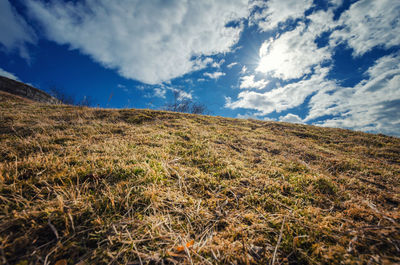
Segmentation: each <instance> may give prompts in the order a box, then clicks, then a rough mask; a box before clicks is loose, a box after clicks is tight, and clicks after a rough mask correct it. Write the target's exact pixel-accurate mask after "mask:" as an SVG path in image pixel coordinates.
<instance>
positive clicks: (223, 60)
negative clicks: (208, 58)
mask: <svg viewBox="0 0 400 265" xmlns="http://www.w3.org/2000/svg"><path fill="white" fill-rule="evenodd" d="M224 63H225V59H221V60H220V61H219V62H213V63H212V65H211V67H214V68H220V67H221V66H222V65H223V64H224Z"/></svg>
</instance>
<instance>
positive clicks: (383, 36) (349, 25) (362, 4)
mask: <svg viewBox="0 0 400 265" xmlns="http://www.w3.org/2000/svg"><path fill="white" fill-rule="evenodd" d="M399 14H400V1H393V0H379V1H376V0H361V1H359V2H356V3H354V4H352V5H351V6H350V9H349V10H347V11H345V12H344V13H343V14H342V15H341V17H340V21H339V23H340V24H342V25H343V29H341V30H337V31H335V32H333V33H332V36H331V41H332V43H331V45H337V44H338V43H341V42H345V43H347V44H348V45H349V46H350V47H351V48H353V49H354V55H355V56H360V55H363V54H365V53H366V52H368V51H370V50H371V49H372V48H374V47H376V46H382V47H385V48H390V47H392V46H396V45H400V19H399Z"/></svg>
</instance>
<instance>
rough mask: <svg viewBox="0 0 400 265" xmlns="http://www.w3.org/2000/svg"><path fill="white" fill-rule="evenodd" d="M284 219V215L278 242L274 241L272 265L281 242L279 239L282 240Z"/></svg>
mask: <svg viewBox="0 0 400 265" xmlns="http://www.w3.org/2000/svg"><path fill="white" fill-rule="evenodd" d="M285 220H286V216H285V217H283V222H282V226H281V231H280V233H279V238H278V242H277V243H276V246H275V250H274V256H273V257H272V265H274V264H275V259H276V253H277V252H278V248H279V244H280V243H281V240H282V234H283V226H284V225H285Z"/></svg>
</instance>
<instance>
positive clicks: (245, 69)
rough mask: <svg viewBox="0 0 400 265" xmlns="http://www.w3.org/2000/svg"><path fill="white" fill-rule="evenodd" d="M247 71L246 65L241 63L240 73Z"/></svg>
mask: <svg viewBox="0 0 400 265" xmlns="http://www.w3.org/2000/svg"><path fill="white" fill-rule="evenodd" d="M246 72H247V67H246V65H243V67H242V70H240V73H241V74H245V73H246Z"/></svg>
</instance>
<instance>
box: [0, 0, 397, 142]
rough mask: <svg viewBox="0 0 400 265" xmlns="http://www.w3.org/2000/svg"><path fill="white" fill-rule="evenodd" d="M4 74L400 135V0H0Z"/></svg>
mask: <svg viewBox="0 0 400 265" xmlns="http://www.w3.org/2000/svg"><path fill="white" fill-rule="evenodd" d="M0 75H4V76H8V77H11V78H14V79H17V80H20V81H23V82H26V83H29V84H32V85H33V86H36V87H38V88H40V89H43V90H48V89H49V88H50V87H52V86H57V87H59V88H61V89H63V90H64V91H65V92H66V93H67V94H70V95H74V96H75V98H76V99H78V100H79V99H81V98H83V97H84V96H88V97H90V98H91V99H92V101H93V102H94V103H95V105H99V106H101V107H110V108H126V107H129V108H151V109H162V108H163V107H164V106H165V104H166V103H169V102H171V101H172V97H173V93H174V91H178V92H179V94H180V97H181V98H182V99H185V98H187V99H192V100H193V101H195V102H200V103H204V104H205V105H206V106H207V107H208V109H209V110H210V111H211V113H212V114H213V115H219V116H226V117H238V118H255V119H261V120H276V121H286V122H296V123H307V124H314V125H319V126H328V127H340V128H349V129H354V130H360V131H366V132H373V133H384V134H388V135H396V136H400V1H393V0H359V1H355V0H354V1H353V0H351V1H350V0H314V1H313V0H269V1H259V0H252V1H247V0H214V1H212V0H207V1H206V0H204V1H198V0H186V1H180V0H170V1H163V0H148V1H140V0H120V1H108V0H97V1H94V0H82V1H77V0H75V1H62V0H25V1H22V0H12V1H8V0H0Z"/></svg>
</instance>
